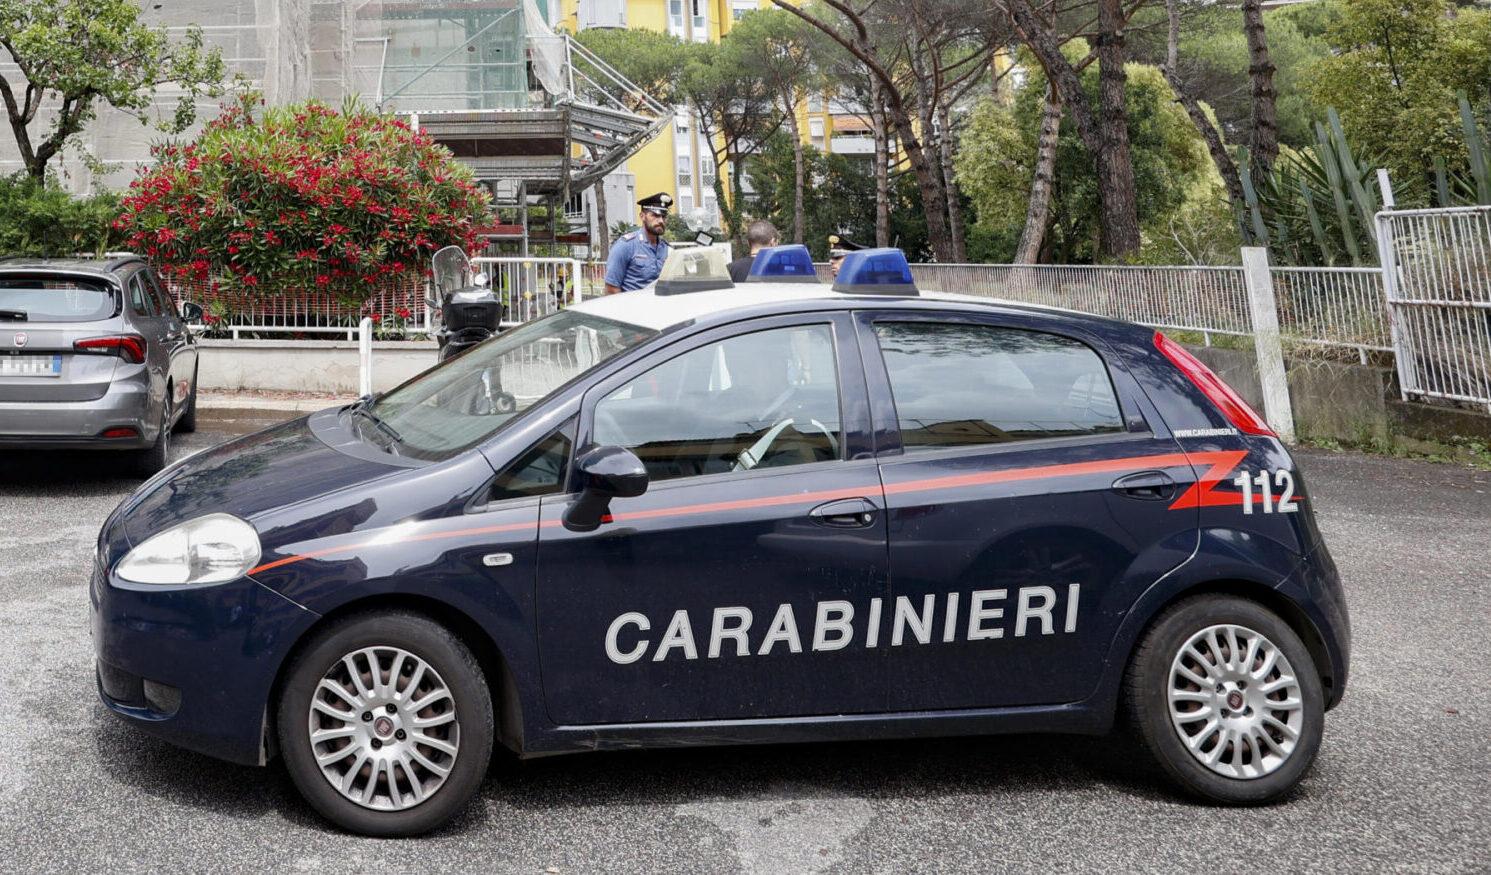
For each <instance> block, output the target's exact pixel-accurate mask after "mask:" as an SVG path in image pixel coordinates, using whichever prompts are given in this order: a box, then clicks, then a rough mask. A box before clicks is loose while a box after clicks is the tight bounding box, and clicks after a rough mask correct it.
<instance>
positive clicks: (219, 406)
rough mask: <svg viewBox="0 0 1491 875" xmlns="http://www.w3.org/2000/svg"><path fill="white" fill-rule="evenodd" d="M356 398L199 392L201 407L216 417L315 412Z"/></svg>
mask: <svg viewBox="0 0 1491 875" xmlns="http://www.w3.org/2000/svg"><path fill="white" fill-rule="evenodd" d="M356 400H357V399H356V398H352V397H347V398H343V397H339V396H335V395H319V396H296V397H288V398H273V397H264V396H260V395H248V394H240V393H236V392H203V393H201V394H200V395H198V396H197V409H198V410H203V411H211V412H212V414H213V415H214V416H215V417H221V416H222V415H224V414H227V413H247V414H253V413H314V412H316V411H317V410H325V409H326V408H328V407H336V406H339V405H342V404H350V403H352V402H353V401H356Z"/></svg>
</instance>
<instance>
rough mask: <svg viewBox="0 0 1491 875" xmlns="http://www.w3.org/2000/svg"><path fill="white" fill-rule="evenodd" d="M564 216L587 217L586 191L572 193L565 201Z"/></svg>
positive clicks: (573, 217)
mask: <svg viewBox="0 0 1491 875" xmlns="http://www.w3.org/2000/svg"><path fill="white" fill-rule="evenodd" d="M564 217H565V218H566V219H583V218H585V193H584V192H579V193H578V194H572V195H570V199H569V200H567V201H565V202H564Z"/></svg>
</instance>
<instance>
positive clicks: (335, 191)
mask: <svg viewBox="0 0 1491 875" xmlns="http://www.w3.org/2000/svg"><path fill="white" fill-rule="evenodd" d="M260 102H261V101H259V100H258V99H257V98H252V97H245V98H242V99H240V100H239V102H238V103H236V104H233V105H230V106H227V107H225V108H224V111H223V112H222V114H221V115H219V116H218V117H217V118H216V119H215V120H213V121H212V122H211V123H210V124H209V125H208V126H207V128H206V129H205V130H204V131H202V133H201V134H200V135H199V136H198V137H197V138H196V140H195V141H193V142H191V143H184V144H183V143H166V144H163V145H160V146H158V147H156V148H155V149H154V150H153V153H154V157H155V159H156V162H157V163H156V165H155V166H154V167H151V168H149V169H147V170H145V171H144V172H143V173H142V174H141V175H140V176H139V178H137V179H136V180H135V181H134V183H132V184H131V185H130V190H129V194H128V195H127V196H126V197H125V198H124V205H123V206H124V209H123V212H122V213H121V214H120V217H119V219H118V221H117V227H118V229H119V230H120V231H122V232H123V233H124V234H125V235H126V237H127V239H128V242H129V244H130V246H131V247H132V248H134V249H135V250H136V251H139V252H143V253H145V254H146V255H147V256H148V257H149V258H150V259H151V260H152V261H153V262H155V263H156V264H157V265H158V266H159V268H160V269H161V271H162V272H163V273H166V274H171V275H178V276H182V277H185V278H192V279H198V280H204V279H208V278H212V279H222V280H224V281H226V282H228V283H229V284H230V285H232V286H234V287H236V288H239V289H241V290H244V291H246V292H249V293H261V294H270V293H273V292H276V291H279V290H281V289H284V288H293V287H307V288H313V289H319V290H323V291H328V292H332V293H334V294H336V295H338V296H339V297H341V298H343V299H344V300H347V301H349V302H356V301H360V300H362V299H364V298H366V297H367V296H368V295H369V294H371V293H373V292H374V291H376V288H375V286H376V284H377V283H379V281H380V280H383V279H385V278H389V277H397V276H399V275H402V274H408V273H411V272H423V271H424V270H425V268H426V267H427V265H428V261H429V258H430V256H431V255H432V254H433V253H434V252H435V250H437V249H439V248H440V247H442V246H447V245H450V244H460V245H463V246H466V247H467V248H470V247H471V246H472V245H473V244H474V242H475V231H476V229H477V228H478V227H479V226H480V225H481V224H482V222H483V221H484V220H485V219H486V217H487V208H488V199H487V194H486V192H485V191H483V190H482V189H481V188H480V187H479V186H478V185H477V184H476V183H475V182H474V181H473V179H472V175H471V171H470V170H469V169H467V168H466V167H464V166H463V165H461V164H460V163H458V162H457V161H456V160H455V159H454V158H452V157H451V154H450V152H449V151H448V150H447V149H445V148H444V147H443V146H438V145H436V144H435V143H434V141H433V140H432V139H431V138H430V136H429V135H428V134H425V133H416V132H414V131H413V130H411V129H410V128H409V126H408V125H407V124H406V123H404V122H403V121H401V120H397V119H393V118H390V117H387V116H381V115H378V114H376V113H374V112H372V111H371V110H369V109H367V108H365V107H363V106H361V105H359V104H356V103H355V102H351V101H349V102H348V104H347V105H345V106H344V107H343V108H342V110H341V111H340V112H338V111H336V110H334V109H332V108H330V107H328V106H326V105H325V104H322V103H319V102H317V101H311V102H309V103H304V104H296V105H288V106H277V107H271V108H269V109H267V110H264V111H262V112H261V113H256V112H255V110H256V109H257V104H258V103H260Z"/></svg>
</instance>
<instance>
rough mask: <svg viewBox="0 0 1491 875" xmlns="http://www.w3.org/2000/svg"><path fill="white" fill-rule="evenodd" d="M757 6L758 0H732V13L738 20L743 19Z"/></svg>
mask: <svg viewBox="0 0 1491 875" xmlns="http://www.w3.org/2000/svg"><path fill="white" fill-rule="evenodd" d="M756 8H757V6H756V0H730V14H731V15H732V16H734V17H735V20H736V21H739V20H741V19H742V18H744V17H745V14H746V13H747V12H751V11H754V10H755V9H756Z"/></svg>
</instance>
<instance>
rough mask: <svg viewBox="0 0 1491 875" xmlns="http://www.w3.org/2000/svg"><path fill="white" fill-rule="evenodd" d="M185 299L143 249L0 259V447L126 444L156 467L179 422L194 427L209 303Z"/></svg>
mask: <svg viewBox="0 0 1491 875" xmlns="http://www.w3.org/2000/svg"><path fill="white" fill-rule="evenodd" d="M181 309H182V312H179V313H178V312H177V308H176V304H175V302H174V301H173V300H172V298H171V296H170V295H169V294H168V293H167V292H166V290H165V287H164V286H163V285H162V284H161V282H160V279H159V278H158V277H157V276H156V275H155V272H154V271H153V270H151V268H150V267H149V266H148V265H147V264H146V263H145V260H144V259H143V258H140V257H139V256H125V257H120V258H108V259H96V260H95V259H31V258H3V259H0V447H9V448H14V447H25V448H32V449H38V448H54V447H55V448H76V449H94V448H96V449H109V450H129V451H131V452H132V461H133V462H134V463H135V465H136V467H137V468H138V469H139V470H140V471H141V472H142V473H146V474H151V473H154V472H156V471H159V470H160V469H161V468H162V467H164V466H165V464H166V462H167V461H168V459H169V456H170V446H171V432H172V431H173V430H177V431H192V430H193V429H195V428H196V418H197V341H196V338H194V337H193V336H192V333H191V331H190V330H189V329H188V328H187V326H186V323H187V322H195V321H197V320H198V319H200V318H201V315H202V310H201V308H200V307H198V306H197V305H196V304H190V303H188V304H184V305H182V308H181ZM183 317H184V318H183Z"/></svg>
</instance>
